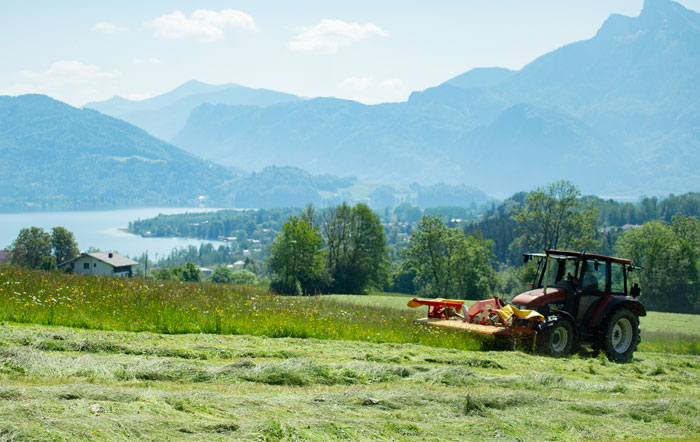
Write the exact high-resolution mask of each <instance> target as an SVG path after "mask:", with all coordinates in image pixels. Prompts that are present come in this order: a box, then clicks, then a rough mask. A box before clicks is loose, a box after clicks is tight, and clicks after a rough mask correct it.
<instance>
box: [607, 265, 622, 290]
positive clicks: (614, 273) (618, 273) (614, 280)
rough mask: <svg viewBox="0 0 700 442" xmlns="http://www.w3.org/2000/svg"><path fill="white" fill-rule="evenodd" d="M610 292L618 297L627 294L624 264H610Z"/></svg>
mask: <svg viewBox="0 0 700 442" xmlns="http://www.w3.org/2000/svg"><path fill="white" fill-rule="evenodd" d="M610 292H611V293H615V294H617V295H624V294H625V271H624V267H623V266H622V264H618V263H616V262H611V263H610Z"/></svg>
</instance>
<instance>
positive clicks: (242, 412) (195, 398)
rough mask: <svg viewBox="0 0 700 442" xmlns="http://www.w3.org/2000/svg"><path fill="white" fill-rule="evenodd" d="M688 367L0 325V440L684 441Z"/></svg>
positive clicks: (658, 359)
mask: <svg viewBox="0 0 700 442" xmlns="http://www.w3.org/2000/svg"><path fill="white" fill-rule="evenodd" d="M699 376H700V361H699V360H698V358H697V357H696V356H688V355H661V354H651V353H642V354H641V356H640V357H639V358H635V361H634V362H633V363H631V364H613V363H610V362H608V361H607V360H606V359H605V358H603V357H599V358H582V357H577V356H574V357H569V358H562V359H553V358H547V357H540V356H533V355H529V354H524V353H520V352H469V351H463V350H455V349H435V348H431V347H425V346H420V345H414V344H401V345H398V344H376V343H367V342H359V341H354V342H347V341H329V340H316V339H296V338H268V337H260V336H247V335H242V336H223V335H212V334H181V335H160V334H153V333H147V332H142V333H131V332H121V331H99V330H81V329H74V328H65V327H57V326H53V327H48V326H35V325H8V324H4V325H0V440H33V441H43V440H46V441H49V440H109V441H125V440H139V441H149V440H211V441H214V440H241V441H243V440H245V441H253V440H257V441H285V440H286V441H289V440H296V441H302V440H319V441H347V440H358V441H370V440H371V441H409V440H421V441H445V440H455V441H456V440H484V439H498V440H506V441H516V440H520V441H530V440H533V441H534V440H567V441H568V440H622V439H633V440H658V439H659V437H661V436H663V438H665V439H673V440H691V439H693V438H695V437H697V434H698V431H700V419H699V417H700V416H699V414H700V401H699V400H698V397H700V383H699V382H698V380H699Z"/></svg>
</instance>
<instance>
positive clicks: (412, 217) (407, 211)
mask: <svg viewBox="0 0 700 442" xmlns="http://www.w3.org/2000/svg"><path fill="white" fill-rule="evenodd" d="M421 214H422V212H421V210H420V209H419V208H418V207H414V206H412V205H410V204H409V203H401V204H399V205H398V206H396V208H395V209H394V215H396V219H397V220H398V221H399V222H409V223H414V222H416V221H418V220H419V219H420V217H421Z"/></svg>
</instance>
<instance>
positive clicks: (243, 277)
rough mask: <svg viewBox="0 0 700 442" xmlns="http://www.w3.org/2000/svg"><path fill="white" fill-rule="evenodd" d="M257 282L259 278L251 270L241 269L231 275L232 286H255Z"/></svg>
mask: <svg viewBox="0 0 700 442" xmlns="http://www.w3.org/2000/svg"><path fill="white" fill-rule="evenodd" d="M257 282H258V278H257V276H255V273H253V272H251V271H249V270H245V269H241V270H237V271H235V272H233V273H232V274H231V284H241V285H253V284H256V283H257Z"/></svg>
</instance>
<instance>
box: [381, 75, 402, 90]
mask: <svg viewBox="0 0 700 442" xmlns="http://www.w3.org/2000/svg"><path fill="white" fill-rule="evenodd" d="M377 87H379V89H387V90H401V89H404V85H403V81H401V79H399V78H391V79H389V80H384V81H382V82H381V83H379V86H377Z"/></svg>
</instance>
